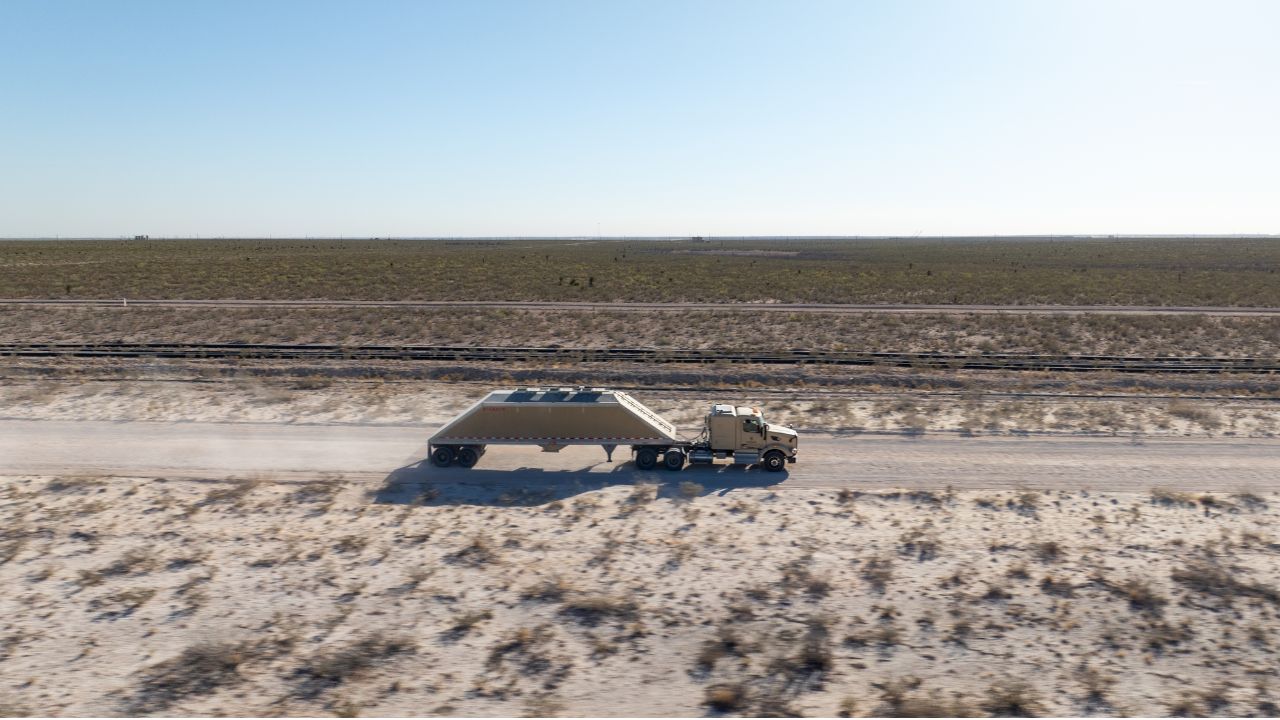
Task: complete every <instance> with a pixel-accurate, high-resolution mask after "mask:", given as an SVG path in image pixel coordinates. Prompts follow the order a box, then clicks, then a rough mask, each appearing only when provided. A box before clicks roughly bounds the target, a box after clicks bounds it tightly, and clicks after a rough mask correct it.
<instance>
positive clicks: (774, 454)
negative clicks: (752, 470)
mask: <svg viewBox="0 0 1280 720" xmlns="http://www.w3.org/2000/svg"><path fill="white" fill-rule="evenodd" d="M761 464H762V465H764V469H765V470H768V471H769V472H778V471H779V470H782V469H783V468H785V467H786V466H787V456H786V455H783V454H782V452H781V451H779V450H770V451H769V452H767V453H765V454H764V460H763V461H762V462H761Z"/></svg>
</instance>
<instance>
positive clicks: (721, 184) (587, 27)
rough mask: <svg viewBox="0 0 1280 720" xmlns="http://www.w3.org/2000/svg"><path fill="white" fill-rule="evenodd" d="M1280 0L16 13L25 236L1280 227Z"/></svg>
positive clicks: (19, 3)
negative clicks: (1277, 35) (1279, 36)
mask: <svg viewBox="0 0 1280 720" xmlns="http://www.w3.org/2000/svg"><path fill="white" fill-rule="evenodd" d="M1277 28H1280V3H1277V2H1266V1H1259V2H1203V3H1191V2H1178V1H1177V0H1169V1H1162V2H1122V1H1121V2H1050V1H1040V2H1037V1H1034V0H1025V1H1022V0H1020V1H1017V2H910V1H905V0H904V1H899V2H854V1H852V0H850V1H847V2H816V1H794V2H777V3H765V2H750V1H746V0H743V1H738V2H700V1H696V0H690V1H688V2H653V1H646V2H623V1H617V2H615V1H612V0H610V1H605V0H599V1H592V2H532V1H530V0H521V1H514V0H513V1H509V2H485V1H480V0H468V1H466V2H456V3H455V2H321V1H318V0H316V1H309V2H285V1H282V0H276V1H272V0H260V1H255V2H235V1H232V0H216V1H208V2H206V1H201V0H180V1H175V0H162V1H156V2H134V1H125V0H118V1H115V2H109V1H107V0H98V1H96V2H67V1H60V0H2V1H0V133H2V136H3V138H4V140H3V142H0V167H2V168H3V170H2V171H0V236H9V237H13V236H52V235H61V236H83V235H104V236H112V235H133V234H137V233H147V234H150V235H152V236H161V235H179V236H189V235H202V236H214V235H229V236H245V235H275V236H282V235H349V236H353V235H376V236H382V235H401V236H406V235H412V236H421V235H430V236H441V235H680V234H701V235H742V234H747V235H773V234H798V235H845V234H848V235H874V234H906V235H912V234H916V233H923V234H927V235H928V234H1016V233H1181V232H1185V233H1213V232H1224V233H1276V232H1280V43H1277V42H1276V41H1275V35H1274V34H1275V31H1276V29H1277Z"/></svg>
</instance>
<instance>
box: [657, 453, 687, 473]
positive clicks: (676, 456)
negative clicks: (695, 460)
mask: <svg viewBox="0 0 1280 720" xmlns="http://www.w3.org/2000/svg"><path fill="white" fill-rule="evenodd" d="M662 464H663V465H666V466H667V469H668V470H679V469H680V468H682V467H684V453H683V452H681V451H679V450H677V449H675V448H671V449H670V450H668V451H666V452H665V453H663V455H662Z"/></svg>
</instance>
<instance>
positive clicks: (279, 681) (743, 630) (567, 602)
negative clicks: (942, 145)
mask: <svg viewBox="0 0 1280 720" xmlns="http://www.w3.org/2000/svg"><path fill="white" fill-rule="evenodd" d="M3 500H4V504H3V506H0V514H2V516H3V520H4V528H5V540H4V545H3V554H2V555H0V559H2V560H4V561H5V562H4V564H3V565H2V566H0V582H3V583H4V587H6V588H7V591H6V592H5V593H4V594H3V596H0V618H2V619H0V667H3V670H4V672H3V678H4V680H3V684H2V685H0V698H2V699H0V702H3V703H4V705H5V707H6V709H8V710H9V711H11V712H12V711H18V712H32V713H38V714H55V715H111V714H117V713H128V714H175V715H216V714H239V715H246V714H247V715H278V714H294V715H296V714H308V715H315V714H329V713H340V714H353V713H360V714H368V715H423V714H455V715H512V714H522V713H531V714H541V715H546V714H570V715H620V714H625V715H635V714H640V715H651V714H652V715H701V714H704V713H706V712H708V711H713V712H726V713H750V714H760V713H778V712H794V713H803V714H822V715H832V714H836V713H842V712H844V713H852V714H878V715H885V714H908V715H919V714H928V713H937V712H945V713H948V714H1007V713H1012V712H1023V713H1026V712H1030V713H1051V714H1057V715H1076V714H1143V715H1153V714H1154V715H1162V714H1168V713H1175V712H1181V713H1189V714H1206V713H1209V714H1232V715H1241V714H1251V713H1257V714H1264V715H1274V714H1276V712H1277V709H1276V705H1275V702H1276V696H1275V688H1274V681H1275V675H1276V666H1275V663H1274V652H1275V651H1274V647H1275V645H1276V643H1277V642H1280V636H1277V632H1276V628H1277V619H1278V615H1280V590H1277V587H1278V586H1277V583H1280V570H1278V568H1280V566H1278V565H1277V563H1276V562H1275V557H1276V552H1277V548H1280V544H1277V541H1276V538H1275V535H1274V532H1275V523H1276V520H1277V510H1276V503H1277V502H1278V500H1277V498H1276V497H1275V495H1274V494H1273V493H1270V494H1267V495H1265V496H1262V495H1255V494H1246V495H1236V496H1229V495H1190V494H1179V493H1168V492H1161V493H1157V494H1105V493H1104V494H1099V493H1091V492H1080V491H1077V492H1045V493H1036V492H1031V491H1011V492H957V493H946V492H942V491H938V492H928V491H918V492H914V493H901V492H889V491H885V492H879V493H858V492H849V491H846V492H843V493H841V492H836V491H830V490H818V489H812V488H794V489H792V488H785V487H782V488H740V489H732V490H728V491H723V490H719V491H708V490H707V489H706V488H703V487H698V486H694V485H686V486H677V487H675V488H670V487H666V488H664V489H663V490H662V492H661V493H659V492H658V490H657V488H653V487H648V486H645V485H637V486H625V485H616V486H610V487H605V488H603V489H588V490H583V491H580V492H574V493H571V494H569V495H568V496H567V497H564V498H562V499H551V498H548V497H545V496H538V495H537V494H536V493H532V494H530V493H519V492H515V493H504V494H500V495H494V494H492V493H488V494H486V493H484V492H479V491H477V490H476V489H475V488H468V487H458V486H449V485H444V486H437V487H421V486H417V485H413V484H405V485H386V484H379V483H377V482H371V483H370V482H365V483H359V482H355V483H353V482H351V481H344V480H336V479H329V480H325V479H322V478H316V479H314V480H312V481H307V482H296V483H255V482H210V481H178V480H169V481H161V480H156V479H154V478H136V479H127V478H117V479H112V480H110V481H98V480H93V479H82V480H78V479H68V478H48V477H15V478H9V479H7V480H6V481H5V483H4V490H3Z"/></svg>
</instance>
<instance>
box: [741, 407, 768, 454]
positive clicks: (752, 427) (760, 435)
mask: <svg viewBox="0 0 1280 720" xmlns="http://www.w3.org/2000/svg"><path fill="white" fill-rule="evenodd" d="M763 440H764V424H763V423H761V422H760V418H758V417H755V416H754V415H753V416H748V417H745V418H742V430H741V431H740V432H739V433H738V447H739V448H741V449H743V450H756V449H759V448H760V447H762V446H763V444H764V443H763V442H762V441H763Z"/></svg>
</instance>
